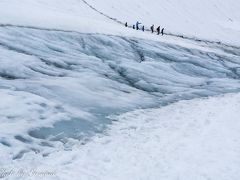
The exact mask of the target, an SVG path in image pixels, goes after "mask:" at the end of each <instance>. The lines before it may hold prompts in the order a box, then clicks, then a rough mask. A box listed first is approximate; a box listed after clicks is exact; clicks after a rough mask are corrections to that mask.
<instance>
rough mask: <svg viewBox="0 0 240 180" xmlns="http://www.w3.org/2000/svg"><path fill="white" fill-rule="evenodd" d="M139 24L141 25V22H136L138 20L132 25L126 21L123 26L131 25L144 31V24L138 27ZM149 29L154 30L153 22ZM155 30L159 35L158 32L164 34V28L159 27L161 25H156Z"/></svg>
mask: <svg viewBox="0 0 240 180" xmlns="http://www.w3.org/2000/svg"><path fill="white" fill-rule="evenodd" d="M140 25H141V23H140V22H138V21H137V22H136V25H135V24H134V25H133V26H128V23H127V22H126V23H125V27H132V28H133V29H136V30H142V31H143V32H144V31H145V26H144V25H142V26H141V27H140ZM150 30H151V32H152V33H154V32H155V29H154V24H153V25H152V26H151V27H150ZM156 31H157V35H160V33H161V34H162V36H163V35H164V28H162V29H161V27H160V26H158V27H157V28H156Z"/></svg>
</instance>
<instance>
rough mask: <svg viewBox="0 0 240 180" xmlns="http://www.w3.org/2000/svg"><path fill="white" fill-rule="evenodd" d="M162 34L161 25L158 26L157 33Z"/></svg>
mask: <svg viewBox="0 0 240 180" xmlns="http://www.w3.org/2000/svg"><path fill="white" fill-rule="evenodd" d="M159 34H160V26H158V28H157V35H159Z"/></svg>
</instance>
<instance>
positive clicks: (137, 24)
mask: <svg viewBox="0 0 240 180" xmlns="http://www.w3.org/2000/svg"><path fill="white" fill-rule="evenodd" d="M139 24H141V23H140V22H138V21H137V22H136V29H137V30H139Z"/></svg>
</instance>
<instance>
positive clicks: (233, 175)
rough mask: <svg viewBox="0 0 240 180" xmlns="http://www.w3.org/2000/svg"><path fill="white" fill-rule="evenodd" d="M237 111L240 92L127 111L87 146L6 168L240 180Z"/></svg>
mask: <svg viewBox="0 0 240 180" xmlns="http://www.w3.org/2000/svg"><path fill="white" fill-rule="evenodd" d="M239 108H240V94H236V95H234V94H229V95H225V96H221V97H215V98H210V99H198V100H191V101H182V102H178V103H175V104H172V105H169V106H166V107H163V108H160V109H148V110H137V111H133V112H129V113H126V114H122V115H121V116H117V117H112V119H114V120H115V122H114V123H113V125H112V126H111V128H110V129H109V130H108V131H106V132H105V135H98V136H96V137H95V138H94V139H93V140H92V141H91V142H89V143H87V144H85V145H81V144H75V146H74V147H73V149H72V150H71V151H65V150H63V149H62V150H58V151H57V152H55V153H52V154H50V155H49V156H48V157H45V158H43V157H42V156H40V155H36V154H34V153H31V154H28V155H27V156H24V158H23V160H22V161H14V162H12V164H8V167H9V168H10V167H14V168H18V167H19V168H22V167H25V166H27V167H29V165H31V167H32V168H37V169H42V170H43V169H51V170H55V172H56V174H55V175H54V176H47V178H48V179H69V177H71V179H84V180H86V179H88V180H108V179H109V180H112V179H116V180H118V179H119V180H122V179H126V180H131V179H136V180H138V179H139V180H140V179H144V180H145V179H149V180H155V179H168V180H175V179H184V180H192V179H196V180H207V179H216V177H217V179H219V180H227V179H231V180H238V179H239V176H240V166H239V164H240V160H239V156H240V152H239V148H240V147H239V146H240V131H239V128H240V121H239V116H240V111H239ZM1 163H2V162H1ZM10 178H12V179H14V178H16V179H17V177H16V176H14V174H13V175H12V177H10ZM26 179H30V178H28V177H26Z"/></svg>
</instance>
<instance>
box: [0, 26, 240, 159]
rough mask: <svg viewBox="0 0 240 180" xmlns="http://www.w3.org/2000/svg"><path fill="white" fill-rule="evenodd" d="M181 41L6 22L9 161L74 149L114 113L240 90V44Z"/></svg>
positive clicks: (1, 90)
mask: <svg viewBox="0 0 240 180" xmlns="http://www.w3.org/2000/svg"><path fill="white" fill-rule="evenodd" d="M179 41H180V40H179ZM178 44H182V45H181V46H180V45H177V44H175V43H164V42H157V41H150V40H141V39H136V38H126V37H120V36H108V35H101V34H81V33H76V32H63V31H54V30H52V31H50V30H43V29H42V30H41V29H32V28H20V27H0V54H1V56H0V95H1V101H0V115H1V119H0V120H1V131H0V133H1V139H0V146H1V148H0V151H1V153H0V157H1V159H5V161H1V163H8V162H9V161H10V160H12V159H20V158H22V157H23V155H24V154H25V153H26V152H35V153H40V154H42V155H43V156H47V155H48V154H49V153H50V152H52V151H54V150H55V148H56V146H58V145H59V143H60V142H59V140H60V141H61V142H63V143H65V145H66V148H69V147H71V145H69V138H74V139H80V140H87V139H88V138H89V137H91V136H92V135H94V134H96V133H97V132H102V131H103V130H104V129H105V127H106V125H108V124H109V123H111V119H109V118H107V117H108V116H109V115H112V114H118V113H122V112H127V111H130V110H133V109H137V108H148V107H156V106H159V105H167V104H169V103H172V102H175V101H178V100H183V99H192V98H197V97H205V96H212V95H218V94H222V93H226V92H239V90H240V83H239V78H240V61H239V58H240V50H239V49H238V48H234V47H227V46H222V47H220V46H219V45H218V44H209V43H204V42H193V41H186V40H181V43H179V42H178ZM60 144H61V143H60Z"/></svg>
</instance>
